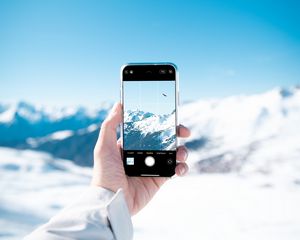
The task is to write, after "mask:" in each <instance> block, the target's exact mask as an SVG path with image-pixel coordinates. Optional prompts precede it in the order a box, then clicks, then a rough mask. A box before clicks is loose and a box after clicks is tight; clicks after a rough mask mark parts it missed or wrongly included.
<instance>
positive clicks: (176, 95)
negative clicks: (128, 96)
mask: <svg viewBox="0 0 300 240" xmlns="http://www.w3.org/2000/svg"><path fill="white" fill-rule="evenodd" d="M147 65H149V66H151V67H153V66H156V67H157V66H162V67H163V66H166V65H169V66H172V67H173V68H174V69H175V79H173V78H172V79H170V80H174V81H175V128H176V140H175V145H176V149H177V147H178V137H177V129H178V106H179V73H178V68H177V66H176V65H175V64H174V63H171V62H155V63H153V62H144V63H127V64H124V65H123V66H122V67H121V69H120V80H121V84H120V86H121V87H120V99H121V103H122V110H124V109H123V102H124V99H123V97H124V80H123V71H124V69H125V68H126V67H130V66H143V67H145V66H147ZM143 80H144V79H143ZM158 80H159V79H158ZM123 121H124V114H122V123H121V125H120V138H121V140H122V141H121V146H122V161H123V165H124V170H125V172H126V174H127V175H128V176H142V177H149V176H151V177H171V176H172V175H174V174H175V167H176V163H177V162H176V163H175V165H172V171H171V172H170V171H166V173H161V172H160V173H130V174H129V173H128V172H127V171H126V170H127V167H126V164H125V160H124V150H123V139H124V138H123V137H124V133H123V128H124V125H123ZM149 151H150V150H149ZM175 155H176V154H175ZM175 161H176V156H175ZM170 170H171V166H170Z"/></svg>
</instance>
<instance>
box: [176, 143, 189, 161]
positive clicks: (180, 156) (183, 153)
mask: <svg viewBox="0 0 300 240" xmlns="http://www.w3.org/2000/svg"><path fill="white" fill-rule="evenodd" d="M187 157H188V150H187V148H186V147H185V146H179V147H178V148H177V153H176V159H177V160H178V161H180V162H184V161H186V159H187Z"/></svg>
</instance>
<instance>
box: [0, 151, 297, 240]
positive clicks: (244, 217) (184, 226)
mask: <svg viewBox="0 0 300 240" xmlns="http://www.w3.org/2000/svg"><path fill="white" fill-rule="evenodd" d="M0 176H1V181H0V190H1V195H0V239H3V240H17V239H21V238H22V237H23V236H24V235H26V234H28V233H29V232H31V231H32V230H33V229H34V228H36V227H37V226H38V225H40V224H41V223H44V222H45V221H47V220H48V219H49V218H50V217H51V216H53V215H54V214H55V213H57V212H58V211H59V210H60V209H61V208H62V207H64V206H66V205H67V204H69V203H70V202H72V200H73V199H74V198H75V199H76V198H78V196H80V195H81V194H82V193H83V191H84V189H85V187H86V186H88V184H89V181H90V176H91V169H88V168H82V167H78V166H76V165H74V164H72V163H71V162H69V161H66V160H61V159H53V158H52V157H51V156H49V155H48V154H43V153H39V152H35V151H28V150H26V151H19V150H13V149H8V148H0ZM299 183H300V181H299ZM299 183H298V184H297V183H296V184H295V183H292V182H289V181H284V182H283V181H281V179H277V180H276V181H275V183H274V182H273V183H272V184H269V181H268V179H266V178H265V177H264V178H260V177H256V178H245V177H240V176H238V175H236V174H233V173H232V174H225V175H224V174H223V175H222V174H210V175H208V174H203V175H191V176H188V177H184V178H175V179H172V180H169V181H168V182H167V183H166V184H165V185H164V186H163V187H162V189H161V190H160V191H159V193H158V194H157V195H156V196H155V197H154V199H153V200H152V201H151V202H150V203H149V205H148V206H147V207H146V208H145V209H144V210H143V211H141V212H140V213H138V214H137V215H136V216H135V217H134V218H133V223H134V231H135V238H134V239H136V240H138V239H143V240H148V239H151V240H152V239H156V240H177V239H178V240H179V239H180V240H181V239H189V240H198V239H205V240H226V239H230V240H240V239H245V240H247V239H249V240H250V239H256V240H281V239H289V240H296V239H299V237H300V228H299V224H300V208H299V202H300V188H299Z"/></svg>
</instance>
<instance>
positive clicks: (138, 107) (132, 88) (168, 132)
mask: <svg viewBox="0 0 300 240" xmlns="http://www.w3.org/2000/svg"><path fill="white" fill-rule="evenodd" d="M123 91H124V94H123V96H124V99H123V104H124V105H123V107H124V123H123V124H124V125H123V126H124V129H123V130H124V131H123V132H124V136H123V147H124V150H127V151H129V150H130V151H176V126H175V81H174V80H164V81H156V80H155V81H151V80H146V81H124V90H123Z"/></svg>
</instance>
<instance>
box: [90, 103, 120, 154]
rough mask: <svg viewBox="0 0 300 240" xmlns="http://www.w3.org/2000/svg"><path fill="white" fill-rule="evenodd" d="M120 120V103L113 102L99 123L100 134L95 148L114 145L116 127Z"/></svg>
mask: <svg viewBox="0 0 300 240" xmlns="http://www.w3.org/2000/svg"><path fill="white" fill-rule="evenodd" d="M121 122H122V105H121V104H120V103H115V105H114V106H113V107H112V109H111V110H110V112H109V114H108V116H107V117H106V119H105V120H104V121H103V123H102V125H101V130H100V134H99V137H98V140H97V143H96V146H95V149H101V148H102V147H103V148H106V147H111V146H115V144H116V142H117V127H118V125H119V124H120V123H121Z"/></svg>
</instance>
